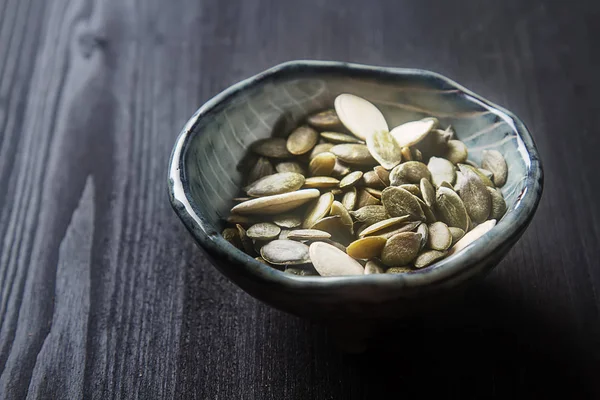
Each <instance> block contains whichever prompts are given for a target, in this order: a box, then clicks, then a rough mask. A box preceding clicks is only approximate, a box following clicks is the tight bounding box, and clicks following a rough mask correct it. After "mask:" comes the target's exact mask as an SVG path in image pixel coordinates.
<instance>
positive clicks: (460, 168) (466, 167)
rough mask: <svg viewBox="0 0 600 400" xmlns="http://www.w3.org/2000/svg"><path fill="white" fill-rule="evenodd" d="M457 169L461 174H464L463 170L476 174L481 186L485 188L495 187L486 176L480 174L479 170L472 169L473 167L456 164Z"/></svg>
mask: <svg viewBox="0 0 600 400" xmlns="http://www.w3.org/2000/svg"><path fill="white" fill-rule="evenodd" d="M458 169H459V170H460V171H461V172H464V171H465V170H469V171H472V172H474V173H475V174H477V176H478V177H479V179H481V181H482V182H483V184H484V185H485V186H489V187H491V188H494V187H496V186H495V185H494V182H492V180H491V179H490V178H488V177H487V176H486V175H485V174H484V173H482V172H481V171H480V170H479V168H476V167H473V166H471V165H468V164H458Z"/></svg>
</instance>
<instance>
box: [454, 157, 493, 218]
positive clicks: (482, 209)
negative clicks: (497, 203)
mask: <svg viewBox="0 0 600 400" xmlns="http://www.w3.org/2000/svg"><path fill="white" fill-rule="evenodd" d="M455 188H456V193H458V195H459V196H460V198H461V199H462V201H463V203H464V205H465V208H466V209H467V213H468V214H469V217H470V218H471V220H472V221H473V222H475V223H477V224H480V223H482V222H484V221H485V220H487V218H488V216H489V215H490V212H491V209H492V199H491V197H490V193H489V192H488V190H487V186H485V185H484V184H483V182H482V181H481V179H480V178H479V176H477V174H475V173H474V172H473V171H471V170H469V169H467V168H463V169H461V173H460V174H459V175H458V181H457V182H456V185H455Z"/></svg>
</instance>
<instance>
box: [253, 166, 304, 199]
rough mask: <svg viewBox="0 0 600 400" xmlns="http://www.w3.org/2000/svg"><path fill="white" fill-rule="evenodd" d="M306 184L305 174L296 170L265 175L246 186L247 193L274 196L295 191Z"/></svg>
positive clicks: (258, 195) (257, 195) (255, 195)
mask: <svg viewBox="0 0 600 400" xmlns="http://www.w3.org/2000/svg"><path fill="white" fill-rule="evenodd" d="M303 184H304V176H302V175H300V174H297V173H295V172H280V173H277V174H273V175H269V176H265V177H264V178H261V179H259V180H257V181H256V182H254V183H253V184H251V185H250V186H248V187H246V193H248V196H251V197H263V196H272V195H275V194H282V193H288V192H294V191H296V190H298V189H300V188H301V187H302V185H303Z"/></svg>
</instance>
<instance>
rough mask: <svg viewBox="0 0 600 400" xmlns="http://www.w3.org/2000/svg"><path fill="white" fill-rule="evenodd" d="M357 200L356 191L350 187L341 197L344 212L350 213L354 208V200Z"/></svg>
mask: <svg viewBox="0 0 600 400" xmlns="http://www.w3.org/2000/svg"><path fill="white" fill-rule="evenodd" d="M357 198H358V195H357V191H356V188H355V187H351V188H350V190H348V191H347V192H346V193H344V196H343V197H342V205H343V206H344V208H346V210H348V211H352V210H354V207H356V200H357Z"/></svg>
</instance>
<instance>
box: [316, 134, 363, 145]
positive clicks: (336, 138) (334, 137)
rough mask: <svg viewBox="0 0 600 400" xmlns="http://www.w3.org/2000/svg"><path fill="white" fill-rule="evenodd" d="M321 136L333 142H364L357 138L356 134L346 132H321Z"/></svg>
mask: <svg viewBox="0 0 600 400" xmlns="http://www.w3.org/2000/svg"><path fill="white" fill-rule="evenodd" d="M321 137H322V138H323V139H325V140H328V141H330V142H331V143H336V144H340V143H361V144H364V143H365V142H363V141H362V140H360V139H357V138H356V137H354V136H350V135H346V134H345V133H339V132H321Z"/></svg>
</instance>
